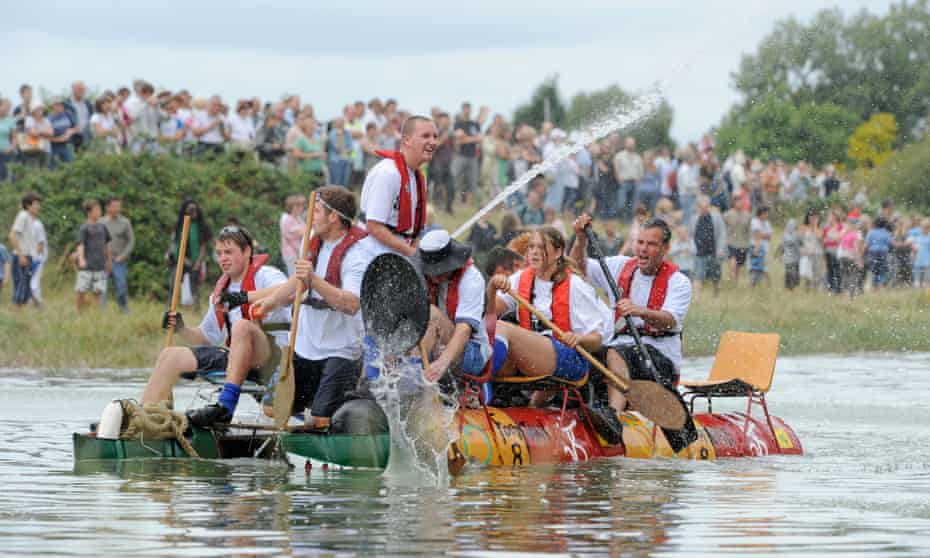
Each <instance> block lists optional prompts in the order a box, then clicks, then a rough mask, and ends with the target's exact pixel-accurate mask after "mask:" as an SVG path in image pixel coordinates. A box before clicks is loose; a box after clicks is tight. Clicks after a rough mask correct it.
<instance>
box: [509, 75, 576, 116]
mask: <svg viewBox="0 0 930 558" xmlns="http://www.w3.org/2000/svg"><path fill="white" fill-rule="evenodd" d="M547 100H548V103H549V117H550V118H549V120H550V121H551V122H552V124H553V125H555V126H562V125H563V123H564V121H565V105H564V104H563V103H562V96H561V95H560V94H559V76H558V74H556V75H554V76H550V77H547V78H546V79H544V80H543V82H542V83H541V84H539V85H538V86H537V87H536V89H535V90H533V95H532V96H531V97H530V102H529V103H527V104H524V105H520V106H518V107H517V109H516V110H515V111H514V114H513V121H514V124H516V125H520V124H529V125H530V126H533V127H535V128H537V129H538V128H539V127H540V126H541V125H542V123H543V122H544V121H545V120H546V102H547Z"/></svg>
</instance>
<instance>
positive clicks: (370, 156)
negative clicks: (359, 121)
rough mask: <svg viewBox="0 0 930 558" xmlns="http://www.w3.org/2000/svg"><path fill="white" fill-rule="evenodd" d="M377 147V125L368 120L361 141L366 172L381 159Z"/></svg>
mask: <svg viewBox="0 0 930 558" xmlns="http://www.w3.org/2000/svg"><path fill="white" fill-rule="evenodd" d="M379 149H381V148H380V147H379V146H378V125H377V124H375V123H374V122H369V123H368V124H366V125H365V140H364V141H363V143H362V151H363V152H364V153H363V155H364V159H363V160H364V165H365V173H366V174H367V173H368V171H370V170H371V169H372V168H373V167H374V166H375V165H377V164H378V161H380V160H381V156H380V155H378V153H377V151H378V150H379ZM430 176H431V177H432V175H430Z"/></svg>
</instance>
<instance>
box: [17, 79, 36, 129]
mask: <svg viewBox="0 0 930 558" xmlns="http://www.w3.org/2000/svg"><path fill="white" fill-rule="evenodd" d="M19 97H20V99H22V100H21V102H20V103H19V104H18V105H16V108H14V109H13V118H15V119H16V130H17V131H19V132H25V131H26V118H28V117H29V115H31V114H32V111H33V106H32V87H30V86H28V85H26V84H23V85H20V86H19Z"/></svg>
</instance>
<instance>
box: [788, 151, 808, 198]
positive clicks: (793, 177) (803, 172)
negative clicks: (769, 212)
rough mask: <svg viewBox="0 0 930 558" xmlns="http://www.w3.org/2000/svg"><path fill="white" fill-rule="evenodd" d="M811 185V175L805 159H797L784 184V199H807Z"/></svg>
mask: <svg viewBox="0 0 930 558" xmlns="http://www.w3.org/2000/svg"><path fill="white" fill-rule="evenodd" d="M811 186H812V182H811V175H810V171H809V170H808V168H807V161H803V160H801V161H798V163H797V164H796V165H795V166H794V169H792V171H791V174H790V175H788V182H787V184H785V199H786V200H789V201H794V202H798V201H803V200H805V199H807V196H808V193H809V192H810V190H811Z"/></svg>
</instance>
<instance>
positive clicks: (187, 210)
mask: <svg viewBox="0 0 930 558" xmlns="http://www.w3.org/2000/svg"><path fill="white" fill-rule="evenodd" d="M185 215H189V216H190V218H191V225H190V232H189V233H188V238H187V250H186V251H185V252H184V274H185V275H186V276H187V277H186V279H185V281H186V282H187V283H188V285H189V286H190V294H191V299H192V303H193V306H194V308H195V309H199V308H200V283H201V282H202V281H203V280H204V279H205V278H206V274H207V273H206V271H207V270H206V258H207V246H209V245H210V237H211V233H210V227H209V226H208V225H207V220H206V218H205V217H204V215H203V210H202V209H201V208H200V206H199V205H198V204H197V202H195V201H193V200H190V199H188V200H184V201H183V202H182V203H181V208H180V210H179V211H178V219H177V222H176V223H175V227H174V235H172V237H171V247H170V248H169V249H168V253H167V254H166V255H165V260H166V261H167V262H168V266H169V268H170V269H171V276H170V277H169V279H168V284H169V285H171V287H169V291H168V298H169V299H170V298H171V290H170V289H171V288H173V285H174V269H175V266H176V265H177V261H178V252H179V251H180V250H181V232H182V230H183V227H184V216H185ZM182 288H183V287H182ZM182 298H183V297H182ZM182 304H183V302H182Z"/></svg>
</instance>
